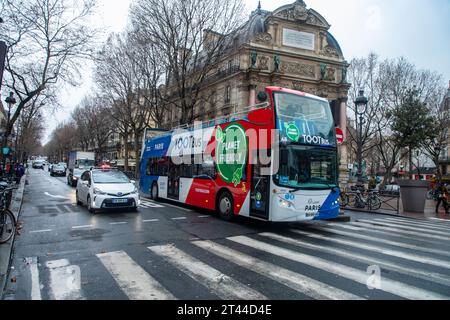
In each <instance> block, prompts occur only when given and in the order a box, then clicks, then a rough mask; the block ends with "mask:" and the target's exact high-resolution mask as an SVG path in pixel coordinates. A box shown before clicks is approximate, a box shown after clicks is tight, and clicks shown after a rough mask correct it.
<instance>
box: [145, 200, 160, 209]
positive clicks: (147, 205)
mask: <svg viewBox="0 0 450 320" xmlns="http://www.w3.org/2000/svg"><path fill="white" fill-rule="evenodd" d="M139 207H141V208H165V206H163V205H162V204H159V203H156V202H153V201H150V200H141V204H140V205H139Z"/></svg>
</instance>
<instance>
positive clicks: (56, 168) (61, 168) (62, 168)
mask: <svg viewBox="0 0 450 320" xmlns="http://www.w3.org/2000/svg"><path fill="white" fill-rule="evenodd" d="M53 169H55V170H64V167H63V166H53Z"/></svg>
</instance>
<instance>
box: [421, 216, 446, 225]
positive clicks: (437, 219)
mask: <svg viewBox="0 0 450 320" xmlns="http://www.w3.org/2000/svg"><path fill="white" fill-rule="evenodd" d="M427 219H430V220H436V221H442V222H446V223H443V224H442V225H444V224H448V223H450V220H447V219H439V218H431V217H430V218H427Z"/></svg>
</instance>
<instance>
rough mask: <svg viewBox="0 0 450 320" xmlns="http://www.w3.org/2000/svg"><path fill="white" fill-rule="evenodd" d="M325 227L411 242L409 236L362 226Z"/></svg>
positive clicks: (431, 243)
mask: <svg viewBox="0 0 450 320" xmlns="http://www.w3.org/2000/svg"><path fill="white" fill-rule="evenodd" d="M327 226H332V227H337V228H341V229H345V230H352V231H360V232H373V233H376V234H380V235H385V236H388V237H395V238H400V239H405V240H407V241H411V239H412V238H411V237H410V236H406V235H402V234H398V233H397V232H396V233H392V232H387V231H382V230H374V229H372V228H368V227H364V226H349V225H343V224H340V223H327ZM416 241H420V242H421V243H428V244H430V245H436V244H437V243H438V242H437V241H436V240H428V239H427V240H425V239H420V240H418V239H416Z"/></svg>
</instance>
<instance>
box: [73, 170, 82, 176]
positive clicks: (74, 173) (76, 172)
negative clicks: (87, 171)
mask: <svg viewBox="0 0 450 320" xmlns="http://www.w3.org/2000/svg"><path fill="white" fill-rule="evenodd" d="M82 174H83V170H80V169H74V170H73V175H74V176H77V177H80V176H81V175H82Z"/></svg>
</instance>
